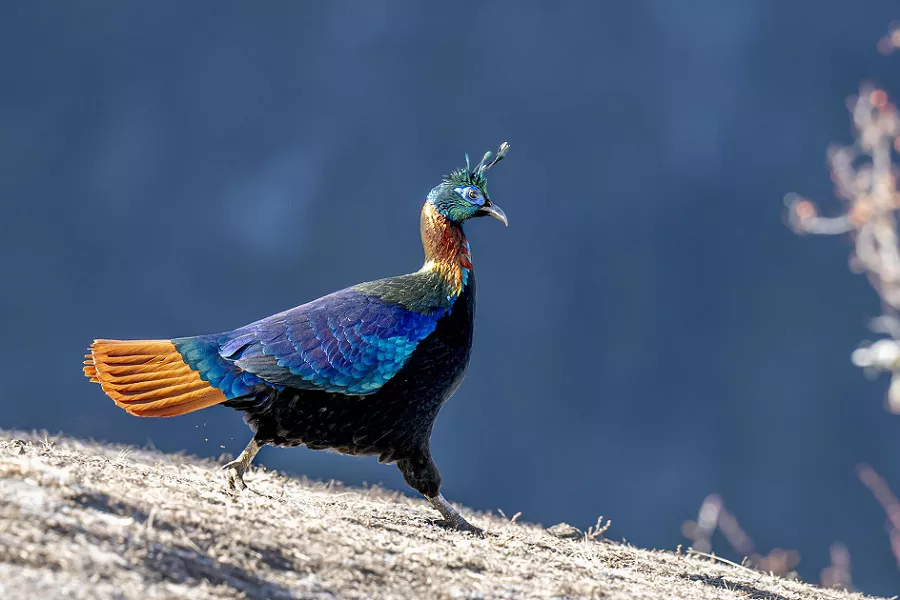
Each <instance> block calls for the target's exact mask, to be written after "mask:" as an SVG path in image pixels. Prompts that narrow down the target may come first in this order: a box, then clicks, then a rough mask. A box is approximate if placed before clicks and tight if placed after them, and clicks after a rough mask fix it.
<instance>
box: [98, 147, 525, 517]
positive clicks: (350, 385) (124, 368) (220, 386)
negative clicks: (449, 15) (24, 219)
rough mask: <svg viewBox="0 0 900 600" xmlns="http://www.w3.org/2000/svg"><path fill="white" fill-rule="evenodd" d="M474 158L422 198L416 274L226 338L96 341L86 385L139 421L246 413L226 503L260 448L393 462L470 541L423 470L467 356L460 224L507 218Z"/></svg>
mask: <svg viewBox="0 0 900 600" xmlns="http://www.w3.org/2000/svg"><path fill="white" fill-rule="evenodd" d="M508 149H509V144H507V143H505V142H504V143H503V144H502V145H501V146H500V149H499V150H498V151H497V154H496V156H494V157H493V160H492V159H491V153H490V152H488V153H487V154H485V155H484V158H482V159H481V162H479V163H478V164H477V165H476V166H475V168H474V169H473V168H471V167H470V166H469V159H468V156H466V167H465V168H464V169H457V170H455V171H453V172H452V173H450V174H449V175H447V176H445V177H444V179H443V181H441V183H440V184H438V185H437V186H436V187H435V188H434V189H432V190H431V191H430V192H429V193H428V197H427V199H426V200H425V206H424V207H423V208H422V216H421V226H420V227H421V232H422V245H423V246H424V247H425V264H424V265H423V266H422V268H421V269H419V270H418V271H416V272H415V273H410V274H408V275H400V276H397V277H388V278H387V279H379V280H377V281H370V282H367V283H360V284H359V285H355V286H353V287H350V288H347V289H344V290H341V291H339V292H334V293H333V294H329V295H327V296H324V297H322V298H319V299H318V300H313V301H312V302H308V303H306V304H303V305H302V306H298V307H296V308H292V309H290V310H287V311H285V312H282V313H278V314H277V315H272V316H271V317H267V318H265V319H262V320H260V321H256V322H255V323H251V324H250V325H246V326H244V327H240V328H238V329H235V330H233V331H227V332H225V333H217V334H213V335H198V336H193V337H182V338H175V339H171V340H102V339H101V340H95V341H94V343H93V344H92V345H91V349H90V354H88V355H87V356H86V358H87V360H86V361H85V363H84V364H85V367H84V373H85V375H87V376H88V377H89V378H90V379H91V381H93V382H96V383H99V384H100V387H101V388H102V389H103V391H104V392H105V393H106V394H107V395H108V396H109V397H110V398H112V399H113V400H114V401H115V403H116V404H117V405H118V406H119V407H121V408H124V409H125V410H126V411H128V412H129V413H131V414H132V415H136V416H139V417H172V416H176V415H182V414H185V413H189V412H193V411H195V410H200V409H202V408H207V407H209V406H212V405H215V404H222V405H224V406H228V407H230V408H234V409H237V410H239V411H242V412H243V413H244V420H245V421H246V422H247V423H248V424H249V425H250V428H251V429H252V430H253V433H254V435H253V439H252V440H251V441H250V443H249V444H248V445H247V447H246V448H245V449H244V451H243V452H241V454H240V456H239V457H238V458H237V459H236V460H234V461H232V462H230V463H228V464H227V465H225V469H226V470H227V471H228V484H229V487H230V488H231V489H232V490H235V491H240V490H243V489H244V488H245V487H246V485H245V484H244V480H243V475H244V472H245V471H246V470H247V468H248V467H249V465H250V462H251V461H252V460H253V457H254V456H255V455H256V453H257V452H258V451H259V449H260V447H262V446H263V445H265V444H272V445H276V446H298V445H304V446H306V447H307V448H313V449H332V450H337V451H338V452H342V453H345V454H355V455H377V456H378V457H379V461H380V462H385V463H390V462H396V463H397V467H398V468H399V469H400V472H401V473H402V474H403V477H404V479H406V482H407V483H409V485H410V486H412V487H413V488H414V489H415V490H417V491H418V492H420V493H421V494H423V495H424V496H425V497H426V498H427V499H428V500H429V501H430V502H431V503H432V504H433V505H434V507H435V508H437V510H438V511H440V513H441V515H443V517H444V519H445V521H446V524H447V525H448V526H450V527H453V528H455V529H459V530H463V531H469V532H473V533H480V530H479V529H478V528H477V527H475V526H473V525H471V524H470V523H469V522H467V521H466V520H465V519H464V518H463V517H462V516H461V515H460V514H459V512H457V511H456V509H455V508H453V506H451V505H450V503H449V502H447V501H446V500H445V499H444V497H443V496H442V495H441V493H440V488H441V475H440V473H439V472H438V469H437V467H436V466H435V464H434V460H433V459H432V457H431V444H430V439H431V430H432V427H433V425H434V421H435V418H436V417H437V414H438V411H439V410H440V409H441V406H442V405H443V404H444V402H446V401H447V399H448V398H449V397H450V396H451V395H452V394H453V393H454V392H455V391H456V388H457V387H458V386H459V384H460V382H461V381H462V378H463V375H464V374H465V371H466V368H467V367H468V363H469V356H470V354H471V350H472V330H473V325H474V322H475V271H474V270H473V267H472V255H471V253H470V251H469V243H468V241H466V236H465V235H464V234H463V229H462V224H463V223H464V222H465V221H468V220H469V219H471V218H473V217H483V216H490V217H494V218H495V219H499V220H500V221H502V222H503V224H504V225H506V223H507V221H506V215H505V214H504V213H503V211H502V210H500V208H498V207H497V206H496V205H494V204H493V203H492V202H491V200H490V198H489V197H488V193H487V187H486V186H487V180H486V177H485V174H486V172H487V170H488V169H490V168H491V167H493V166H494V165H496V164H497V163H498V162H500V160H501V159H503V157H504V156H505V155H506V152H507V150H508Z"/></svg>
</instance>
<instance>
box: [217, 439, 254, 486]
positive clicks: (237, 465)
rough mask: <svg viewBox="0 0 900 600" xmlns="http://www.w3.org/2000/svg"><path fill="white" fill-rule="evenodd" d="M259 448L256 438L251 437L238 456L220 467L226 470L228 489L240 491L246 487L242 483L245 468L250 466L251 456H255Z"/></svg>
mask: <svg viewBox="0 0 900 600" xmlns="http://www.w3.org/2000/svg"><path fill="white" fill-rule="evenodd" d="M260 448H261V446H260V445H259V442H257V441H256V438H253V439H252V440H250V443H249V444H247V447H246V448H244V451H243V452H241V454H240V456H238V457H237V458H236V459H234V460H233V461H231V462H230V463H228V464H227V465H225V466H223V467H222V468H223V469H225V470H226V471H227V472H228V489H229V490H231V491H233V492H242V491H244V490H245V489H247V484H246V483H244V473H246V472H247V468H248V467H249V466H250V463H251V462H253V457H254V456H256V453H257V452H259V449H260Z"/></svg>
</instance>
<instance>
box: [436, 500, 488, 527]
mask: <svg viewBox="0 0 900 600" xmlns="http://www.w3.org/2000/svg"><path fill="white" fill-rule="evenodd" d="M428 501H429V502H431V504H432V505H433V506H434V507H435V508H436V509H438V512H440V513H441V515H442V516H443V517H444V520H443V521H442V523H443V524H444V526H446V527H448V528H450V529H455V530H457V531H465V532H467V533H473V534H475V535H477V536H479V537H484V530H483V529H481V528H480V527H475V526H474V525H472V524H471V523H469V522H468V521H466V520H465V519H464V518H463V516H462V515H461V514H459V511H457V510H456V509H455V508H453V506H451V505H450V503H449V502H447V500H446V499H445V498H444V497H443V496H442V495H441V494H438V495H437V496H435V497H434V498H428Z"/></svg>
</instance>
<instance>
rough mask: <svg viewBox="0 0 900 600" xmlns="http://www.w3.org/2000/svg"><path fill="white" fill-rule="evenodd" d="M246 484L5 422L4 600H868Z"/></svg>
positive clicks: (584, 543)
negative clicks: (243, 488) (480, 532)
mask: <svg viewBox="0 0 900 600" xmlns="http://www.w3.org/2000/svg"><path fill="white" fill-rule="evenodd" d="M246 480H247V484H248V485H249V487H250V490H248V491H247V492H244V493H243V494H241V495H239V496H237V497H235V496H232V495H230V494H229V493H227V491H226V486H225V479H224V474H223V473H222V471H221V470H220V469H219V467H218V465H217V464H215V463H213V462H212V461H209V460H201V459H197V458H192V457H188V456H184V455H172V454H163V453H161V452H157V451H152V450H145V449H139V448H135V447H128V446H120V445H113V444H104V443H99V442H93V441H90V442H89V441H84V440H78V439H74V438H70V437H65V436H56V437H45V436H42V435H39V434H34V433H24V432H15V431H3V430H0V597H29V598H85V599H87V598H91V599H94V598H199V599H206V598H209V599H213V598H304V599H305V598H308V599H316V600H319V599H337V598H340V599H343V598H353V599H379V598H391V599H397V600H406V599H420V598H436V599H448V600H449V599H473V600H474V599H510V600H513V599H515V600H520V599H525V598H559V599H563V598H565V599H582V598H604V599H612V600H631V599H638V598H642V599H643V598H665V599H670V598H671V599H680V598H684V599H690V600H694V599H697V600H706V599H714V598H715V599H726V600H728V599H743V600H747V599H764V600H812V599H817V600H818V599H821V600H839V599H840V600H850V599H854V600H862V599H864V598H872V597H871V596H864V595H862V594H854V593H847V592H842V591H837V590H826V589H822V588H818V587H814V586H811V585H807V584H804V583H801V582H797V581H791V580H787V579H784V578H780V577H776V576H772V575H768V574H764V573H759V572H756V571H752V570H750V569H746V568H743V567H738V566H732V565H728V564H724V563H720V562H717V561H711V560H709V559H707V558H701V557H695V556H688V555H685V554H683V553H682V554H676V553H673V552H666V551H650V550H642V549H638V548H634V547H632V546H629V545H626V544H621V543H617V542H610V541H606V540H598V539H593V538H590V537H587V536H579V537H578V538H577V539H560V538H559V537H556V536H555V535H553V534H551V533H549V532H548V531H547V530H545V529H544V528H543V527H541V526H539V525H532V524H526V523H519V522H513V521H514V520H509V519H505V518H502V517H501V516H496V515H490V514H478V513H473V512H472V511H469V510H466V509H465V508H463V509H462V512H463V514H465V516H466V518H468V519H470V520H472V522H473V523H474V524H476V525H479V526H481V527H484V528H485V529H486V530H487V531H488V534H487V535H486V537H484V538H478V537H475V536H472V535H470V534H465V533H460V532H456V531H450V530H447V529H444V528H442V527H440V526H439V525H436V524H435V517H434V514H433V509H432V508H431V506H429V505H428V504H426V503H425V502H424V501H419V500H417V499H413V498H409V497H406V496H403V495H402V494H399V493H395V492H387V491H384V490H380V489H378V488H371V489H357V488H348V487H344V486H341V485H339V484H332V483H327V484H326V483H320V482H313V481H309V480H305V479H298V478H293V477H287V476H284V475H282V474H279V473H275V472H270V471H265V470H263V469H259V468H254V469H252V470H251V471H250V472H249V473H248V475H247V477H246ZM563 529H564V528H563ZM554 531H556V532H557V533H559V528H558V529H555V530H554Z"/></svg>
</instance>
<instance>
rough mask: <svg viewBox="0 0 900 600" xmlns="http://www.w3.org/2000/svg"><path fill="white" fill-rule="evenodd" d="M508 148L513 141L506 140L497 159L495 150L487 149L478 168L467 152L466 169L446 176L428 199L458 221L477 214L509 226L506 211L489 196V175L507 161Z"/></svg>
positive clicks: (453, 219)
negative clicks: (500, 163) (492, 168)
mask: <svg viewBox="0 0 900 600" xmlns="http://www.w3.org/2000/svg"><path fill="white" fill-rule="evenodd" d="M507 150H509V144H508V143H506V142H503V143H502V144H500V148H499V149H498V150H497V154H496V155H494V158H493V160H491V155H492V154H491V152H487V153H486V154H485V155H484V157H483V158H482V159H481V162H479V163H478V164H477V165H475V168H474V169H473V168H471V167H470V166H469V155H468V154H467V155H466V166H465V168H462V169H457V170H455V171H453V172H452V173H450V174H449V175H447V176H446V177H444V180H443V181H442V182H441V183H440V185H438V186H436V187H434V188H433V189H432V190H431V191H430V192H428V200H427V201H428V202H430V203H431V204H432V205H433V206H434V207H435V208H436V209H437V211H438V212H439V213H440V214H442V215H443V216H445V217H446V218H448V219H450V220H451V221H453V222H454V223H462V222H463V221H468V220H469V219H471V218H473V217H494V218H495V219H498V220H500V221H502V222H503V224H504V225H507V221H506V214H505V213H504V212H503V211H502V210H500V207H499V206H497V205H495V204H494V203H493V202H491V199H490V197H488V193H487V177H486V176H485V172H486V171H487V170H488V169H490V168H491V167H493V166H494V165H496V164H497V163H498V162H500V161H501V160H503V157H504V156H506V151H507Z"/></svg>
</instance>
